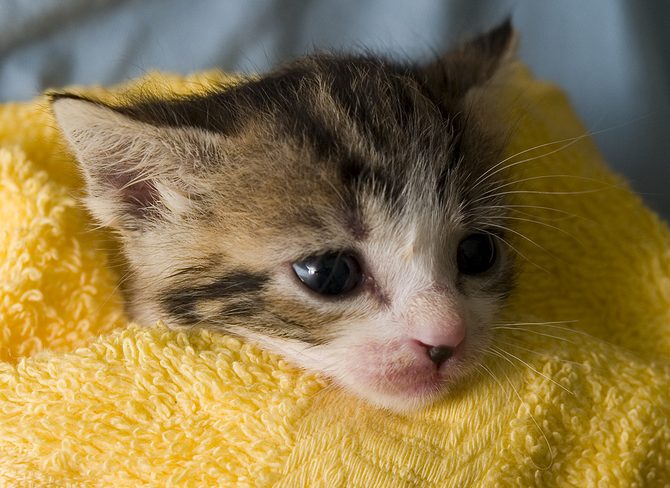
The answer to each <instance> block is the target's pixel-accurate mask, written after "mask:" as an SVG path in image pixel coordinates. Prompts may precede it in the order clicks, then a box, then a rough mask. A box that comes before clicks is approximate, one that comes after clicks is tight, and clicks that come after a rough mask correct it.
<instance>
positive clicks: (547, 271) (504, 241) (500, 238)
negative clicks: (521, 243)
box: [477, 229, 551, 274]
mask: <svg viewBox="0 0 670 488" xmlns="http://www.w3.org/2000/svg"><path fill="white" fill-rule="evenodd" d="M477 230H480V231H481V232H485V231H484V230H482V229H477ZM494 237H495V238H496V239H498V240H500V241H502V242H503V243H504V244H505V245H506V246H507V247H509V248H510V249H512V250H513V251H514V252H515V253H517V254H518V255H519V256H521V257H522V258H523V259H525V260H526V261H528V262H529V263H530V264H532V265H533V266H535V267H536V268H538V269H539V270H541V271H544V272H545V273H547V274H551V272H550V271H549V270H548V269H547V268H545V267H543V266H540V265H539V264H537V263H535V262H534V261H533V260H531V259H530V258H529V257H527V256H526V255H525V254H523V253H522V252H521V251H519V250H518V249H517V248H516V247H514V246H513V245H512V244H510V243H509V242H507V241H506V240H505V238H503V237H501V236H499V235H494Z"/></svg>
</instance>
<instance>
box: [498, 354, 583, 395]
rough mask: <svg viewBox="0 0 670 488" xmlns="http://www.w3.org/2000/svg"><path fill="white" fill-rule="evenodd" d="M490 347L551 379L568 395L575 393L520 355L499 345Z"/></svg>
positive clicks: (546, 378)
mask: <svg viewBox="0 0 670 488" xmlns="http://www.w3.org/2000/svg"><path fill="white" fill-rule="evenodd" d="M491 347H492V348H493V349H495V350H496V351H498V352H500V353H501V354H506V355H507V356H509V357H511V358H513V359H516V360H517V361H519V362H520V363H521V364H523V365H524V366H526V367H527V368H528V369H530V370H531V371H532V372H534V373H536V374H538V375H540V376H542V377H543V378H544V379H545V380H548V381H551V382H552V383H553V384H555V385H556V386H558V387H559V388H561V389H562V390H564V391H565V392H567V393H569V394H570V395H572V396H575V394H574V393H573V392H572V391H571V390H568V389H567V388H566V387H565V386H563V385H561V384H560V383H559V382H558V381H556V380H554V379H552V378H550V377H549V376H547V375H546V374H544V373H542V372H541V371H538V370H537V369H535V368H533V367H532V366H531V365H530V364H528V363H527V362H526V361H524V360H523V359H521V358H520V357H518V356H516V355H514V354H512V353H511V352H509V351H505V350H504V349H501V348H499V347H496V346H491Z"/></svg>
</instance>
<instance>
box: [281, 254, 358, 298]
mask: <svg viewBox="0 0 670 488" xmlns="http://www.w3.org/2000/svg"><path fill="white" fill-rule="evenodd" d="M293 271H294V272H295V274H296V275H297V276H298V278H299V279H300V281H302V282H303V283H304V284H305V286H307V288H309V289H311V290H313V291H315V292H316V293H320V294H322V295H340V294H342V293H346V292H348V291H351V290H352V289H354V288H355V287H356V285H358V283H359V282H360V279H361V270H360V267H359V265H358V262H357V261H356V259H355V258H354V257H352V256H350V255H347V254H342V253H328V254H323V255H321V256H312V257H309V258H307V259H305V260H304V261H298V262H295V263H293Z"/></svg>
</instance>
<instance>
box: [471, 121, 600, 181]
mask: <svg viewBox="0 0 670 488" xmlns="http://www.w3.org/2000/svg"><path fill="white" fill-rule="evenodd" d="M589 135H590V134H589V133H588V132H587V133H585V134H582V135H580V136H575V137H569V138H567V139H561V140H558V141H551V142H545V143H544V144H539V145H537V146H533V147H529V148H528V149H524V150H523V151H519V152H517V153H515V154H512V155H511V156H508V157H506V158H505V159H503V160H502V161H499V162H498V163H496V164H494V165H493V166H491V167H490V168H489V169H488V170H487V171H485V172H484V173H483V174H482V175H481V176H480V177H479V178H477V180H475V182H474V183H473V186H475V187H476V186H477V185H478V184H479V183H481V182H482V181H486V180H487V179H489V178H490V177H492V176H493V175H495V174H497V173H499V172H501V171H504V170H505V169H508V168H510V167H512V166H516V165H517V164H521V163H526V162H528V161H534V160H536V159H539V158H543V157H545V156H549V155H551V154H554V153H556V152H559V151H562V150H563V149H567V148H568V147H570V146H571V145H572V144H575V143H576V142H578V141H580V140H581V139H584V138H586V137H588V136H589ZM562 143H567V144H564V145H563V146H561V147H559V148H557V149H554V150H552V151H549V152H547V153H544V154H541V155H539V156H536V157H533V158H527V159H523V160H521V161H516V162H513V163H511V164H509V165H506V166H504V167H502V168H501V167H500V166H501V165H503V164H505V163H506V162H507V161H510V160H512V159H514V158H516V157H517V156H521V155H522V154H526V153H528V152H531V151H535V150H537V149H542V148H544V147H547V146H553V145H555V144H562Z"/></svg>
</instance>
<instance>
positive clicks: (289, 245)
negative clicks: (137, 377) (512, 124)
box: [54, 25, 511, 410]
mask: <svg viewBox="0 0 670 488" xmlns="http://www.w3.org/2000/svg"><path fill="white" fill-rule="evenodd" d="M509 35H510V32H509V26H507V25H506V26H502V27H501V28H499V29H498V30H496V31H493V32H491V33H490V34H488V35H487V36H486V37H483V38H480V39H477V40H476V41H474V42H472V43H470V44H468V45H466V46H464V47H463V48H462V49H461V50H460V51H458V52H456V53H452V54H450V55H447V56H446V57H445V58H443V59H442V60H440V61H438V62H436V63H435V64H434V65H432V66H430V67H427V68H425V69H419V68H416V67H410V66H400V65H395V64H391V63H388V62H385V61H382V60H379V59H375V58H343V57H333V56H314V57H309V58H304V59H302V60H299V61H297V62H295V63H293V64H292V65H289V66H287V67H285V68H283V69H282V70H279V71H277V72H274V73H271V74H269V75H267V76H266V77H263V78H260V79H258V80H255V81H248V82H245V83H243V84H240V85H238V86H236V87H233V88H228V89H226V90H225V91H219V92H212V93H210V94H208V95H206V96H201V97H192V98H187V99H176V100H172V101H160V100H149V101H141V102H137V103H134V104H131V105H126V106H124V107H115V108H110V107H106V106H103V105H101V104H100V103H94V102H91V101H87V100H82V99H80V98H77V97H74V96H70V95H61V96H56V97H55V102H54V111H55V113H56V116H57V119H58V121H59V123H60V125H61V127H62V128H63V131H64V133H65V135H66V137H67V138H68V140H69V142H70V143H71V145H72V147H73V149H74V151H75V153H76V154H77V156H78V158H79V160H80V161H81V163H82V167H83V168H84V172H85V175H86V177H87V181H88V193H89V196H88V198H87V204H88V205H89V208H90V210H91V211H92V213H93V215H94V216H95V217H96V218H97V219H98V220H99V221H100V222H101V223H103V224H104V225H108V226H111V227H113V228H115V229H116V230H117V231H118V233H119V235H120V237H121V239H122V241H123V243H124V249H125V253H126V256H127V258H128V260H129V263H130V267H131V271H132V280H131V284H130V285H129V289H128V292H127V295H128V299H129V308H130V311H131V314H132V315H133V317H134V318H135V319H136V320H138V321H139V322H141V323H145V324H151V323H154V322H155V321H156V320H158V319H162V320H163V321H164V322H165V323H166V324H168V325H170V326H174V327H178V326H183V327H196V326H198V327H199V326H202V327H208V328H213V329H217V330H222V331H226V332H230V333H234V334H238V335H240V336H242V337H244V338H247V339H250V340H253V341H256V342H258V343H260V344H261V345H262V346H265V347H267V348H269V349H271V350H274V351H275V352H278V353H280V354H283V355H284V356H286V357H287V358H288V359H290V360H291V361H293V362H294V363H296V364H298V365H301V366H304V367H306V368H308V369H310V370H315V371H320V372H323V373H326V374H327V375H329V376H331V377H332V378H333V379H334V380H335V381H337V382H338V383H340V384H342V385H345V386H346V387H348V388H349V389H351V390H353V391H354V392H356V393H357V394H359V395H360V396H362V397H364V398H367V399H368V400H370V401H372V402H373V403H375V404H377V405H381V406H385V407H389V408H393V409H397V410H401V409H407V408H410V407H414V406H418V405H421V404H424V403H426V402H428V401H431V400H433V399H435V398H436V397H437V396H439V395H441V394H443V393H444V392H445V390H446V389H447V388H448V386H449V385H450V384H452V383H454V382H455V381H457V380H458V379H460V378H461V377H462V376H463V375H464V374H465V373H467V372H468V371H469V370H471V369H472V367H473V365H474V364H476V361H477V360H478V354H479V351H480V350H481V349H482V348H484V347H485V346H486V344H487V341H488V336H489V326H490V324H491V322H492V321H493V320H494V317H495V314H496V312H497V311H498V310H499V307H500V306H501V300H502V298H503V296H504V294H505V293H506V292H507V291H508V288H509V286H510V280H511V278H510V267H511V262H510V257H509V255H508V253H507V251H506V249H505V247H504V246H503V245H501V243H503V242H504V241H503V240H502V239H503V238H502V235H501V233H500V229H501V227H504V223H503V222H502V221H501V218H502V217H503V215H502V213H501V202H500V201H499V199H498V197H497V196H496V194H497V193H499V192H497V191H495V187H496V185H497V184H499V181H497V178H496V177H495V176H496V175H495V174H494V173H493V171H492V168H493V167H494V165H495V164H496V163H497V162H498V160H499V150H500V147H499V145H498V144H497V142H496V141H495V140H493V139H494V136H493V133H492V131H490V130H485V129H484V128H483V127H485V125H483V124H482V123H481V114H480V113H479V112H478V110H479V109H478V107H477V105H476V97H475V96H473V92H474V91H475V90H478V89H482V87H483V86H484V85H485V83H486V82H487V81H488V80H489V79H490V78H491V77H492V76H493V74H494V72H495V71H496V68H497V66H498V64H499V62H500V58H501V56H502V55H503V53H504V52H505V51H506V49H507V47H508V45H509Z"/></svg>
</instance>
